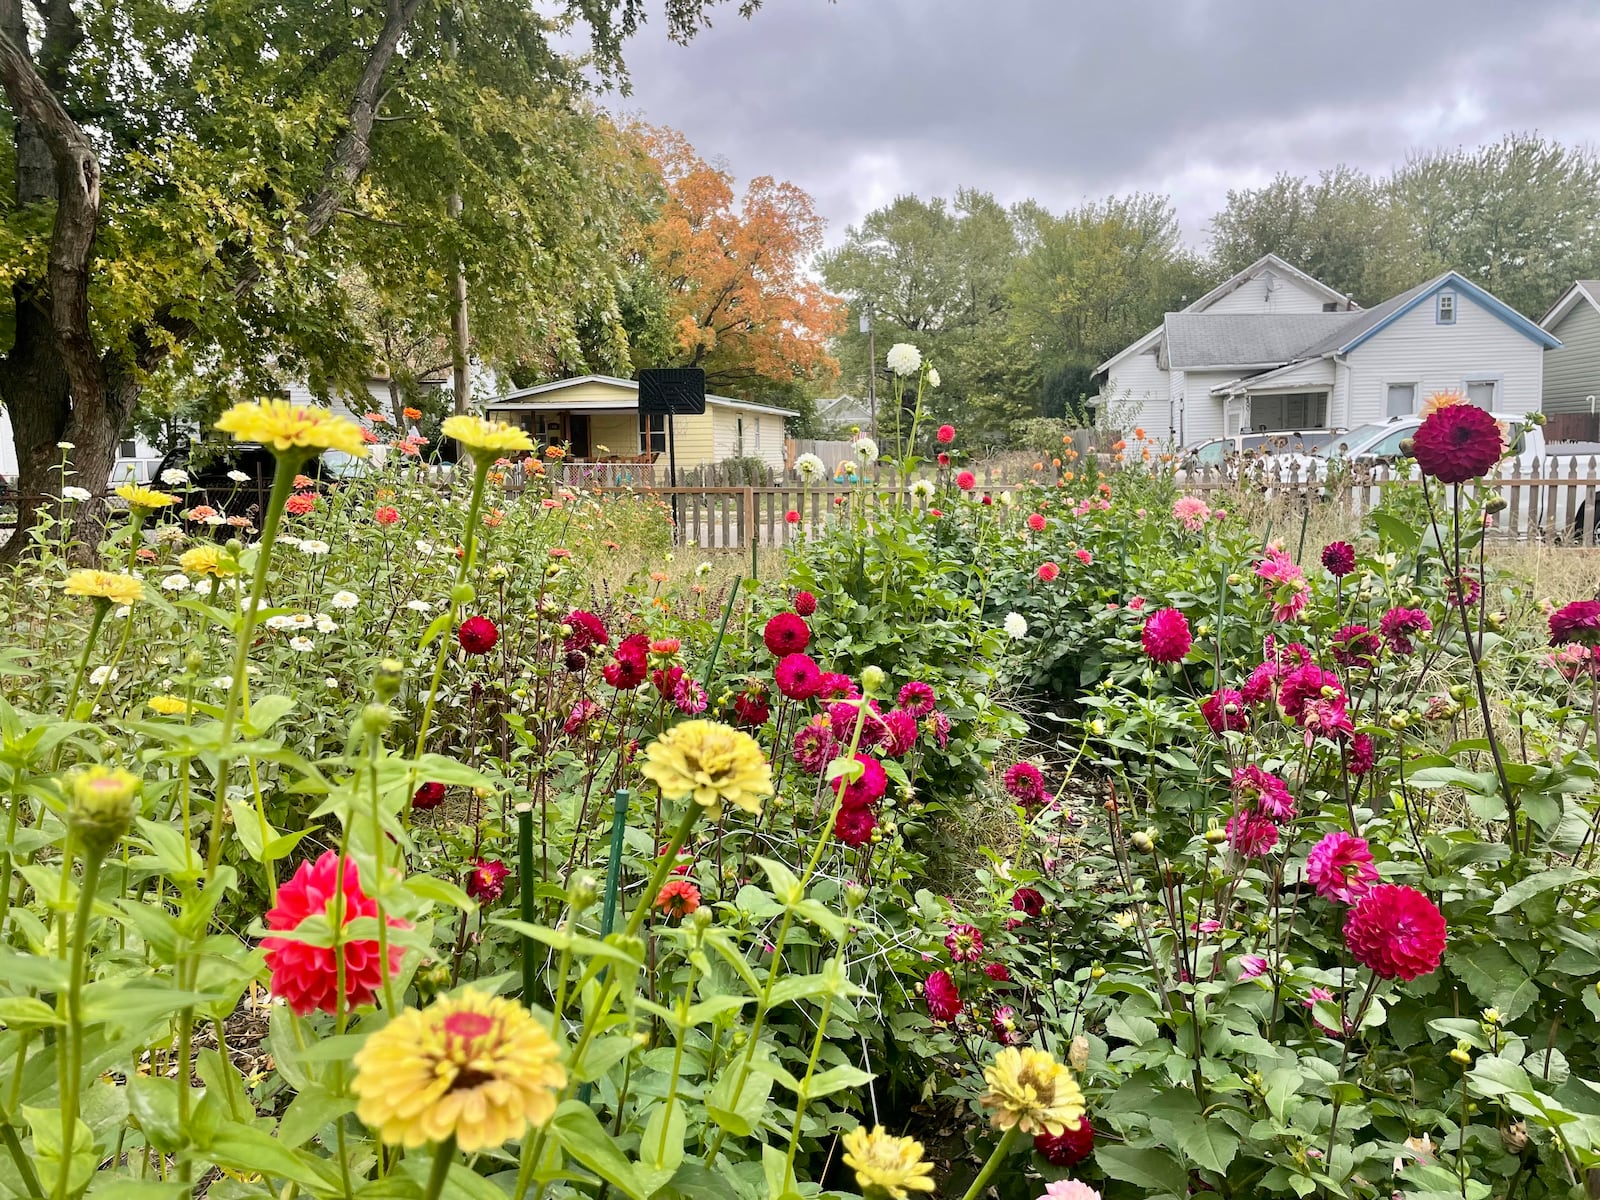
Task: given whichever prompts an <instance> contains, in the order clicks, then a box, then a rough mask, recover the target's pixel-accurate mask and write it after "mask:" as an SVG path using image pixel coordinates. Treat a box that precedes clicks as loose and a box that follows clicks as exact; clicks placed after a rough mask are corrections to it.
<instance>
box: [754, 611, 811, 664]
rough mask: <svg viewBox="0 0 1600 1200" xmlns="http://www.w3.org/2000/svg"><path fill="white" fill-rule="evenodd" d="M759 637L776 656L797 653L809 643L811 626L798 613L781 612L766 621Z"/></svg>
mask: <svg viewBox="0 0 1600 1200" xmlns="http://www.w3.org/2000/svg"><path fill="white" fill-rule="evenodd" d="M761 638H762V640H763V641H764V642H766V643H767V649H768V650H770V651H772V652H773V653H774V654H776V655H777V656H778V657H780V658H782V657H783V656H784V655H785V654H799V653H800V652H801V651H802V650H804V649H805V648H806V646H808V645H809V644H810V643H811V626H809V625H807V624H806V620H805V618H804V617H802V616H801V615H800V614H799V613H792V612H781V613H779V614H778V615H777V616H775V617H773V618H772V619H771V620H770V621H768V622H767V627H766V628H765V629H764V630H762V633H761Z"/></svg>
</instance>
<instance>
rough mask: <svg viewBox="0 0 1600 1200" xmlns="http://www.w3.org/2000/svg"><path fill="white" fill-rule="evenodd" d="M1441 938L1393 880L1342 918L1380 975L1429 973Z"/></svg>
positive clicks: (1427, 909) (1430, 913)
mask: <svg viewBox="0 0 1600 1200" xmlns="http://www.w3.org/2000/svg"><path fill="white" fill-rule="evenodd" d="M1441 411H1442V410H1441ZM1469 478H1470V476H1469ZM1445 938H1446V929H1445V922H1444V914H1443V913H1441V912H1440V911H1439V908H1438V906H1437V905H1436V904H1434V902H1433V901H1432V900H1429V899H1428V898H1427V897H1426V896H1424V895H1423V894H1422V893H1421V892H1419V891H1417V890H1416V889H1415V888H1409V887H1406V886H1404V885H1403V884H1397V883H1380V884H1378V885H1377V886H1376V887H1374V888H1373V889H1372V890H1371V891H1369V892H1368V893H1367V894H1366V895H1365V896H1362V897H1361V898H1360V899H1359V900H1357V901H1356V903H1355V905H1354V907H1352V908H1351V909H1350V915H1349V916H1348V917H1346V918H1345V923H1344V941H1345V945H1346V946H1348V947H1349V948H1350V953H1351V955H1352V956H1353V957H1354V958H1355V960H1356V961H1357V962H1358V963H1360V964H1361V965H1362V966H1364V967H1368V968H1370V969H1371V971H1372V973H1373V974H1374V975H1379V976H1381V977H1382V978H1384V979H1415V978H1416V977H1417V976H1419V975H1431V974H1432V973H1433V972H1434V971H1436V970H1438V969H1439V962H1440V960H1441V959H1442V958H1443V957H1444V944H1445Z"/></svg>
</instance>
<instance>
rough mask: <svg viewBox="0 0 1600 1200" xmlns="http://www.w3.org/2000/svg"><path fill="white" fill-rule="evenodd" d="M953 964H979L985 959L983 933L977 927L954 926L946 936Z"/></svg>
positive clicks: (945, 944)
mask: <svg viewBox="0 0 1600 1200" xmlns="http://www.w3.org/2000/svg"><path fill="white" fill-rule="evenodd" d="M944 948H945V949H946V950H948V951H949V952H950V961H951V962H958V963H959V962H977V961H978V960H979V959H981V958H982V957H983V931H982V930H981V929H979V928H978V927H977V926H976V925H967V924H960V925H952V926H950V932H948V933H946V934H945V935H944Z"/></svg>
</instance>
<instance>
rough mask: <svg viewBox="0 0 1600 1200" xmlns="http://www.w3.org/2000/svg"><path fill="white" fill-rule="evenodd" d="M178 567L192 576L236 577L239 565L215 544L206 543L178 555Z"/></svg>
mask: <svg viewBox="0 0 1600 1200" xmlns="http://www.w3.org/2000/svg"><path fill="white" fill-rule="evenodd" d="M178 566H179V568H181V569H182V570H184V571H187V572H188V573H189V574H191V575H234V574H237V573H238V570H239V564H238V562H237V561H236V560H235V559H234V558H233V556H232V555H230V554H227V553H225V552H224V551H223V549H222V547H221V546H218V545H215V544H214V543H210V542H207V543H204V544H202V545H199V546H194V547H192V548H190V549H188V550H185V551H184V552H183V553H182V554H180V555H178Z"/></svg>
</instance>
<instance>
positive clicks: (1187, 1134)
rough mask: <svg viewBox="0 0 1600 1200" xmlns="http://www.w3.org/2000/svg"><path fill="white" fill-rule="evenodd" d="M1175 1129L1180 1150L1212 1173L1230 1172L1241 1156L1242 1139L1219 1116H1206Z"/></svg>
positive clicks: (1177, 1126)
mask: <svg viewBox="0 0 1600 1200" xmlns="http://www.w3.org/2000/svg"><path fill="white" fill-rule="evenodd" d="M1174 1128H1175V1129H1176V1130H1177V1134H1178V1148H1179V1149H1180V1150H1182V1151H1183V1152H1184V1153H1185V1154H1187V1155H1188V1156H1189V1158H1190V1159H1191V1160H1192V1161H1193V1162H1194V1163H1195V1164H1196V1165H1198V1166H1201V1167H1204V1168H1205V1169H1206V1170H1208V1171H1226V1170H1227V1169H1228V1164H1229V1163H1231V1162H1232V1161H1233V1156H1234V1155H1235V1154H1237V1153H1238V1152H1239V1139H1238V1137H1236V1136H1235V1135H1234V1133H1233V1131H1232V1130H1231V1129H1229V1128H1228V1127H1227V1126H1226V1125H1224V1124H1223V1123H1222V1122H1221V1121H1220V1120H1218V1119H1217V1118H1216V1117H1215V1116H1202V1117H1200V1118H1199V1119H1198V1120H1195V1121H1189V1122H1185V1123H1183V1124H1180V1125H1176V1126H1174Z"/></svg>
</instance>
